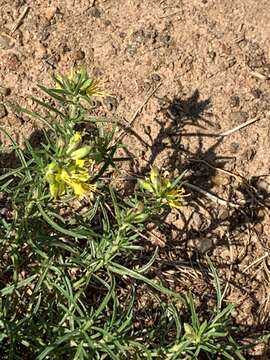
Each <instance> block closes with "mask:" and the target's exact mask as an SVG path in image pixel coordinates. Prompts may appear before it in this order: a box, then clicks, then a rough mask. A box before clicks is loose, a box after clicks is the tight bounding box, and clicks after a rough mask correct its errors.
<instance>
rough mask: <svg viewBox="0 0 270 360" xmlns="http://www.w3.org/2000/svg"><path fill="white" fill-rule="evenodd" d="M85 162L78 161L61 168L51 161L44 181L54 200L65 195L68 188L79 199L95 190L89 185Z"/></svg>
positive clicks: (93, 186) (94, 187)
mask: <svg viewBox="0 0 270 360" xmlns="http://www.w3.org/2000/svg"><path fill="white" fill-rule="evenodd" d="M85 162H86V161H85V160H83V159H79V160H75V161H73V162H72V163H70V164H69V165H67V166H63V167H61V166H59V165H58V164H57V163H56V162H55V161H53V162H51V163H50V164H49V165H48V166H47V169H46V170H47V171H46V174H45V179H46V181H47V182H48V183H49V188H50V194H51V196H52V197H53V198H54V199H56V198H58V197H59V196H62V195H64V194H66V193H67V191H68V189H69V188H70V189H72V190H73V192H74V194H75V196H77V197H78V198H80V199H81V198H83V197H85V196H87V195H88V194H91V193H92V192H94V191H95V190H96V186H95V185H93V184H90V183H89V180H90V174H89V171H88V169H87V167H86V166H85Z"/></svg>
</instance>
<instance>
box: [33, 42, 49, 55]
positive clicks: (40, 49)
mask: <svg viewBox="0 0 270 360" xmlns="http://www.w3.org/2000/svg"><path fill="white" fill-rule="evenodd" d="M46 54H47V50H46V48H45V46H44V45H42V44H41V43H40V42H39V43H38V44H37V45H36V49H35V56H36V58H37V59H42V58H44V57H46Z"/></svg>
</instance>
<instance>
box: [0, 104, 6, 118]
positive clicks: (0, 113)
mask: <svg viewBox="0 0 270 360" xmlns="http://www.w3.org/2000/svg"><path fill="white" fill-rule="evenodd" d="M6 115H7V109H6V107H5V105H4V104H0V119H2V118H4V117H5V116H6Z"/></svg>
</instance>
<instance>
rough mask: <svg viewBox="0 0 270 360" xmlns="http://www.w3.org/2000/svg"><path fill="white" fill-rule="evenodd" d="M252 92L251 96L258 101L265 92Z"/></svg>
mask: <svg viewBox="0 0 270 360" xmlns="http://www.w3.org/2000/svg"><path fill="white" fill-rule="evenodd" d="M250 92H251V95H253V96H254V97H255V98H256V99H259V98H260V97H261V96H262V94H263V92H262V91H261V90H260V89H258V88H253V89H251V91H250Z"/></svg>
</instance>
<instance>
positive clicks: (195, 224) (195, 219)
mask: <svg viewBox="0 0 270 360" xmlns="http://www.w3.org/2000/svg"><path fill="white" fill-rule="evenodd" d="M202 224H203V221H202V215H201V214H198V213H197V212H195V213H194V214H193V216H192V222H191V226H192V228H193V229H194V230H200V228H201V227H202Z"/></svg>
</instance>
